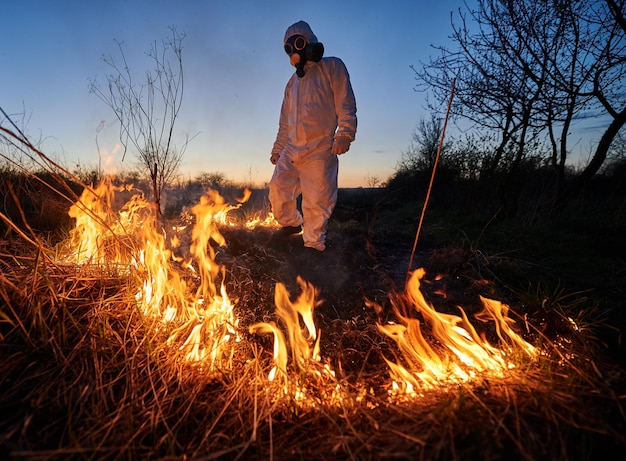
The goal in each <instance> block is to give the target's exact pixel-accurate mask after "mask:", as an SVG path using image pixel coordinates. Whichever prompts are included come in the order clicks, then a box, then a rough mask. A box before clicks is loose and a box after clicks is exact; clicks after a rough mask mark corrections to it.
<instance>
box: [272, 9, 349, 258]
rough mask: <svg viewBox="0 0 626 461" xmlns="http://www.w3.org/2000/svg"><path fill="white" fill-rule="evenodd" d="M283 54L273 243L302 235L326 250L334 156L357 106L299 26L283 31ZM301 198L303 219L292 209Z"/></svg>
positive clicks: (344, 145) (340, 75) (341, 68)
mask: <svg viewBox="0 0 626 461" xmlns="http://www.w3.org/2000/svg"><path fill="white" fill-rule="evenodd" d="M284 47H285V52H286V53H287V55H288V56H289V61H290V62H291V65H293V66H294V67H295V68H296V71H295V73H294V74H293V75H292V76H291V78H290V79H289V81H288V82H287V86H286V88H285V93H284V99H283V103H282V107H281V111H280V120H279V126H278V134H277V136H276V141H275V142H274V146H273V148H272V154H271V157H270V161H271V162H272V163H273V164H274V165H275V167H274V174H273V175H272V179H271V181H270V184H269V199H270V203H271V205H272V212H273V213H274V217H275V218H276V220H277V221H278V223H279V224H280V225H281V226H282V228H281V229H280V230H278V231H277V232H276V233H275V234H274V236H273V239H274V240H276V239H280V238H282V237H286V236H288V235H291V234H296V233H298V232H300V231H301V230H302V239H303V241H304V246H305V247H308V248H314V249H316V250H318V251H324V250H325V249H326V242H325V241H326V227H327V224H328V219H329V218H330V215H331V214H332V212H333V210H334V208H335V204H336V202H337V188H338V186H337V174H338V167H339V161H338V159H337V156H338V155H341V154H344V153H346V152H347V151H348V150H349V149H350V143H351V142H352V141H354V137H355V134H356V125H357V119H356V101H355V98H354V93H353V91H352V85H351V84H350V76H349V75H348V71H347V69H346V66H345V64H344V63H343V61H342V60H341V59H339V58H335V57H323V54H324V46H323V44H322V43H320V42H318V41H317V37H316V36H315V34H313V31H312V30H311V27H309V25H308V24H307V23H306V22H304V21H299V22H297V23H295V24H293V25H291V26H290V27H288V28H287V31H286V32H285V38H284ZM300 194H302V213H300V211H299V210H298V208H297V199H298V196H299V195H300Z"/></svg>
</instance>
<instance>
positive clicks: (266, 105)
mask: <svg viewBox="0 0 626 461" xmlns="http://www.w3.org/2000/svg"><path fill="white" fill-rule="evenodd" d="M462 5H463V0H440V1H438V2H426V1H397V2H396V1H393V0H392V1H341V2H340V1H326V0H318V1H308V2H302V1H301V2H297V1H276V0H274V1H273V0H269V1H256V0H249V1H244V0H219V1H217V0H214V1H209V0H205V1H200V0H179V1H173V0H169V1H163V0H151V1H144V0H141V1H140V0H126V1H125V0H107V1H100V2H95V1H89V0H83V1H74V0H65V1H63V0H57V1H45V0H40V1H34V0H20V1H17V0H15V1H12V2H11V3H10V4H9V5H6V4H5V5H4V6H3V12H2V27H3V40H2V41H0V107H2V108H3V109H4V110H5V112H7V113H9V114H11V115H12V116H13V118H14V120H15V121H17V122H18V123H21V121H22V114H25V115H24V121H25V128H26V131H27V133H28V134H29V135H30V137H31V139H32V140H33V141H36V140H38V139H39V138H40V137H41V138H42V139H43V144H42V148H43V151H44V152H45V153H46V154H47V155H48V156H50V157H52V158H53V159H55V160H57V161H60V162H62V163H63V164H64V165H67V166H72V165H75V164H76V163H77V162H80V163H81V164H82V165H84V166H87V167H89V166H96V165H97V164H98V150H97V146H96V135H97V138H98V145H99V146H100V149H101V151H102V155H107V154H112V155H116V157H114V158H115V162H114V163H116V164H117V169H118V170H119V169H120V168H122V169H130V168H131V167H132V161H133V160H132V158H131V156H130V155H127V156H126V159H125V161H124V163H120V161H121V153H120V152H119V151H118V152H117V154H115V144H116V142H117V140H118V126H117V124H116V120H115V116H114V114H113V113H112V111H111V109H110V108H109V107H108V106H107V105H106V104H104V103H103V102H102V101H100V100H99V99H98V98H97V97H96V96H95V95H93V94H90V93H89V81H90V80H94V79H96V80H97V81H99V82H100V83H106V78H105V77H106V74H107V73H108V72H109V68H108V67H107V66H106V65H105V64H104V63H103V62H102V59H101V57H102V56H103V55H105V54H112V55H113V56H114V57H116V56H118V54H117V53H118V49H117V45H116V43H115V41H116V40H117V41H120V42H123V44H124V50H125V52H126V55H127V58H128V61H129V64H130V66H131V68H132V70H133V71H134V72H135V73H143V72H144V71H145V70H146V69H148V68H149V65H150V63H149V62H148V61H147V60H146V59H145V57H144V54H145V52H146V51H147V50H148V49H149V48H150V45H151V43H153V42H154V41H157V42H159V43H160V42H161V41H162V40H163V39H165V38H167V36H168V34H169V29H168V27H169V26H175V27H176V28H177V29H178V30H179V31H180V32H183V33H184V34H186V38H185V40H184V42H183V67H184V72H185V97H184V100H183V104H182V109H181V115H180V118H179V121H178V125H177V129H178V136H179V138H178V139H179V144H180V143H182V140H183V139H184V134H185V133H187V134H189V135H190V136H195V137H194V139H193V140H192V141H191V143H190V144H189V146H188V148H187V151H186V152H185V155H184V158H183V164H182V165H181V173H182V174H183V175H184V176H185V177H194V176H195V175H197V174H198V173H200V172H207V173H215V172H219V173H222V174H224V175H225V176H226V177H227V178H228V179H230V180H233V181H244V180H252V181H253V182H255V183H257V184H263V183H265V182H266V181H268V180H269V178H270V177H271V174H272V170H273V166H272V165H271V163H270V162H269V155H270V150H271V148H272V144H273V141H274V138H275V136H276V130H277V127H278V116H279V111H280V105H281V102H282V95H283V90H284V87H285V84H286V82H287V80H288V79H289V77H290V76H291V74H292V73H293V70H294V69H293V67H291V66H290V65H289V61H288V58H287V56H286V55H285V53H284V51H283V49H282V40H283V35H284V32H285V29H286V28H287V27H288V26H289V25H291V24H292V23H294V22H296V21H299V20H305V21H307V22H308V23H309V24H310V25H311V27H312V29H313V31H314V33H315V34H316V35H317V37H318V39H319V41H321V42H322V43H323V44H324V47H325V50H326V51H325V55H327V56H337V57H340V58H341V59H343V61H344V62H345V63H346V66H347V67H348V71H349V72H350V77H351V80H352V85H353V88H354V92H355V96H356V100H357V108H358V112H357V115H358V120H359V126H358V131H357V139H356V141H355V143H353V145H352V148H351V149H350V151H349V152H348V153H347V154H345V155H343V156H341V158H340V167H339V171H340V173H339V181H340V186H341V187H354V186H365V185H367V184H368V181H369V178H372V177H377V178H379V179H382V180H384V179H387V178H388V177H389V175H391V174H392V173H393V171H394V169H395V167H396V165H397V163H398V161H399V160H400V158H401V155H402V152H404V151H406V150H407V149H408V147H409V145H410V142H411V137H412V133H413V132H414V129H415V126H416V125H417V123H418V121H419V119H420V118H421V117H426V116H428V114H427V113H426V111H425V109H424V107H423V106H424V96H425V95H424V94H422V93H418V92H416V91H414V86H415V78H414V73H413V71H412V70H411V69H410V66H411V65H419V63H420V62H424V61H427V60H428V58H429V56H431V55H433V54H434V53H435V51H434V50H433V49H432V47H431V45H448V44H449V41H448V35H449V34H450V12H451V11H453V10H454V11H456V9H457V8H459V7H460V6H462ZM102 122H105V124H106V125H107V128H105V129H101V130H100V129H99V127H100V128H101V127H102V126H103V124H102Z"/></svg>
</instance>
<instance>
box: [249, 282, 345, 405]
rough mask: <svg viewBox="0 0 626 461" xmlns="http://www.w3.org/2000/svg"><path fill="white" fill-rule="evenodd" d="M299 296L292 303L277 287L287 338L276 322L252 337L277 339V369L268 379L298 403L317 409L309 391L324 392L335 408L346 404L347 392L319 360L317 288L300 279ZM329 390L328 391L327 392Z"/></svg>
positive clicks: (253, 329) (280, 286) (258, 325)
mask: <svg viewBox="0 0 626 461" xmlns="http://www.w3.org/2000/svg"><path fill="white" fill-rule="evenodd" d="M297 283H298V285H299V287H300V290H301V291H300V295H299V296H298V297H297V298H296V300H295V301H291V299H290V297H289V293H288V291H287V289H286V288H285V286H284V285H283V284H281V283H278V284H277V285H276V291H275V296H274V303H275V305H276V314H277V315H278V317H279V318H280V319H281V320H282V322H283V323H284V324H285V326H286V328H287V337H288V340H286V339H285V335H284V334H283V332H282V331H281V330H280V328H279V327H278V326H277V324H276V323H275V322H262V323H256V324H254V325H252V326H251V327H250V332H251V333H272V334H273V335H274V357H273V359H274V364H275V365H274V367H273V368H272V370H271V371H270V373H269V375H268V379H269V381H274V380H279V381H280V383H281V384H282V385H283V393H284V394H289V395H293V396H294V398H295V400H296V401H298V402H301V403H307V404H309V405H312V406H314V405H315V402H314V399H313V398H312V395H310V394H309V392H308V389H309V387H315V388H316V389H317V390H322V392H323V395H324V399H325V402H326V403H327V404H328V403H330V404H334V403H338V402H342V401H344V400H345V399H344V392H343V391H342V389H341V387H340V386H339V384H338V383H337V382H336V380H335V372H334V371H333V370H332V369H331V367H330V365H328V364H327V363H323V362H322V359H321V357H320V332H319V331H318V330H317V329H316V327H315V322H314V320H313V312H314V309H315V307H316V306H317V305H318V304H319V301H317V300H316V296H317V290H316V289H315V287H314V286H313V285H312V284H311V283H309V282H306V281H305V280H303V279H302V278H301V277H297ZM288 350H290V351H291V363H292V364H293V372H292V373H289V370H288V368H287V366H288V362H289V356H288ZM326 388H329V389H326Z"/></svg>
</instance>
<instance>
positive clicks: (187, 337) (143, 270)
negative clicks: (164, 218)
mask: <svg viewBox="0 0 626 461" xmlns="http://www.w3.org/2000/svg"><path fill="white" fill-rule="evenodd" d="M123 190H132V186H131V187H126V186H121V187H115V186H113V185H112V184H111V181H110V180H105V181H103V182H102V183H101V184H100V185H98V187H97V188H95V189H94V190H91V189H85V191H84V192H83V194H82V196H81V198H80V200H79V201H78V202H77V203H76V204H74V205H73V206H72V207H71V209H70V216H71V217H73V218H75V219H76V227H75V228H74V229H73V231H72V234H71V241H70V243H69V245H70V248H69V254H68V255H67V256H66V257H65V258H64V261H65V262H73V263H75V264H83V265H87V264H105V263H110V262H111V261H113V262H115V263H117V264H119V267H125V268H126V270H127V271H128V272H130V274H131V275H133V276H134V277H135V278H136V279H138V281H139V283H138V284H137V286H139V287H140V288H139V291H138V292H137V293H136V295H135V300H136V302H137V304H138V306H139V307H140V308H141V310H142V312H143V313H144V315H146V316H147V317H148V318H152V319H155V320H157V321H158V322H160V323H161V324H165V325H168V331H170V334H169V337H168V339H167V343H168V344H180V346H179V350H180V351H181V353H182V354H183V356H184V358H185V359H186V360H189V361H202V362H208V363H209V365H210V366H211V367H213V366H214V365H215V364H217V363H218V362H220V361H222V360H223V359H227V358H228V357H229V354H231V353H232V347H230V346H229V343H231V339H233V338H234V339H235V340H238V339H239V337H238V333H237V325H238V320H237V319H236V318H235V316H234V312H233V305H232V303H231V301H230V299H229V297H228V295H227V294H226V290H225V288H224V276H225V273H224V269H223V268H222V267H220V266H219V265H218V264H217V263H216V262H215V251H214V250H213V248H212V246H211V244H210V241H211V240H212V241H214V242H215V243H217V244H218V245H224V244H225V240H224V237H223V236H222V235H221V234H220V232H219V230H218V228H217V222H218V217H219V216H222V215H225V213H226V212H227V211H228V210H229V209H232V207H229V205H227V204H226V203H224V200H223V199H222V198H221V197H220V196H219V194H218V193H217V192H215V191H209V192H208V193H207V195H206V196H203V197H202V198H201V200H200V203H199V204H198V205H196V206H195V207H194V208H193V209H192V213H193V214H194V215H195V218H196V224H195V225H194V227H193V229H192V245H191V253H192V256H193V257H194V260H193V261H189V262H187V263H184V264H183V269H186V270H187V271H188V272H189V274H190V275H191V276H192V278H194V279H196V280H199V281H198V283H197V287H196V289H195V292H194V290H193V287H192V284H191V283H189V282H188V281H187V278H190V277H187V278H185V277H184V275H183V274H182V273H181V272H180V271H179V270H177V269H176V268H175V267H174V266H173V265H172V263H173V262H174V261H175V260H177V259H180V258H176V257H174V255H173V254H172V251H171V250H170V249H168V248H167V245H166V238H165V234H164V232H159V231H158V230H157V229H156V227H155V219H154V213H153V207H152V205H151V204H149V203H148V202H147V201H146V200H145V199H144V198H143V196H142V195H141V194H136V195H134V196H133V197H132V198H131V199H130V200H129V201H128V202H127V203H126V204H125V205H124V206H123V207H122V208H121V209H120V211H119V212H118V213H115V212H114V211H113V207H112V202H113V197H114V194H115V192H119V191H123ZM220 275H221V276H222V283H221V285H220V288H219V290H218V288H217V283H216V280H217V278H218V276H220ZM194 276H195V277H194ZM157 328H158V327H157Z"/></svg>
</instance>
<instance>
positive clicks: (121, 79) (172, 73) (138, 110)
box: [90, 27, 189, 216]
mask: <svg viewBox="0 0 626 461" xmlns="http://www.w3.org/2000/svg"><path fill="white" fill-rule="evenodd" d="M184 38H185V35H184V34H181V33H179V32H178V31H177V30H176V28H174V27H170V36H169V38H167V39H166V40H164V41H163V42H162V44H161V46H159V45H157V43H156V42H155V43H153V44H152V45H151V47H150V50H149V51H148V52H147V56H148V57H149V58H150V59H151V61H152V64H153V66H154V67H153V68H152V69H151V70H147V71H146V73H145V80H144V81H141V82H136V81H135V78H134V76H133V73H132V72H131V68H130V65H129V63H128V62H127V59H126V54H125V52H124V47H123V43H121V42H116V43H117V45H118V50H119V55H120V56H119V59H120V60H121V61H120V62H118V61H116V60H115V59H114V58H113V56H112V55H105V56H103V57H102V60H103V61H104V62H105V63H106V64H107V65H108V66H109V67H110V68H111V69H112V72H111V73H110V74H108V75H107V77H106V78H107V82H108V85H107V87H106V88H105V89H103V88H101V87H100V85H98V84H97V83H96V82H95V81H92V82H91V84H90V90H91V92H92V93H94V94H95V95H96V96H98V97H99V98H100V99H101V100H102V101H104V102H105V103H106V104H107V105H108V106H109V107H111V109H113V111H114V112H115V115H116V117H117V119H118V121H119V123H120V140H121V142H122V144H123V146H124V156H125V155H126V151H127V149H128V147H129V146H132V148H134V154H135V156H136V158H137V159H138V161H139V163H140V165H141V167H142V168H143V169H144V170H145V171H147V172H148V175H149V178H150V182H151V185H152V194H153V199H154V204H155V207H156V212H157V216H160V214H161V194H162V192H163V189H164V187H165V186H166V185H167V184H168V183H169V182H170V181H171V180H172V179H173V178H174V177H175V175H176V173H177V170H178V167H179V165H180V162H181V160H182V157H183V154H184V152H185V150H186V147H187V145H188V143H189V137H188V136H186V138H185V140H184V142H183V144H182V145H181V146H180V147H176V146H175V144H174V140H173V136H174V126H175V124H176V121H177V119H178V115H179V112H180V108H181V104H182V100H183V61H182V50H183V48H182V42H183V40H184ZM124 156H123V157H122V159H123V158H124Z"/></svg>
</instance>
